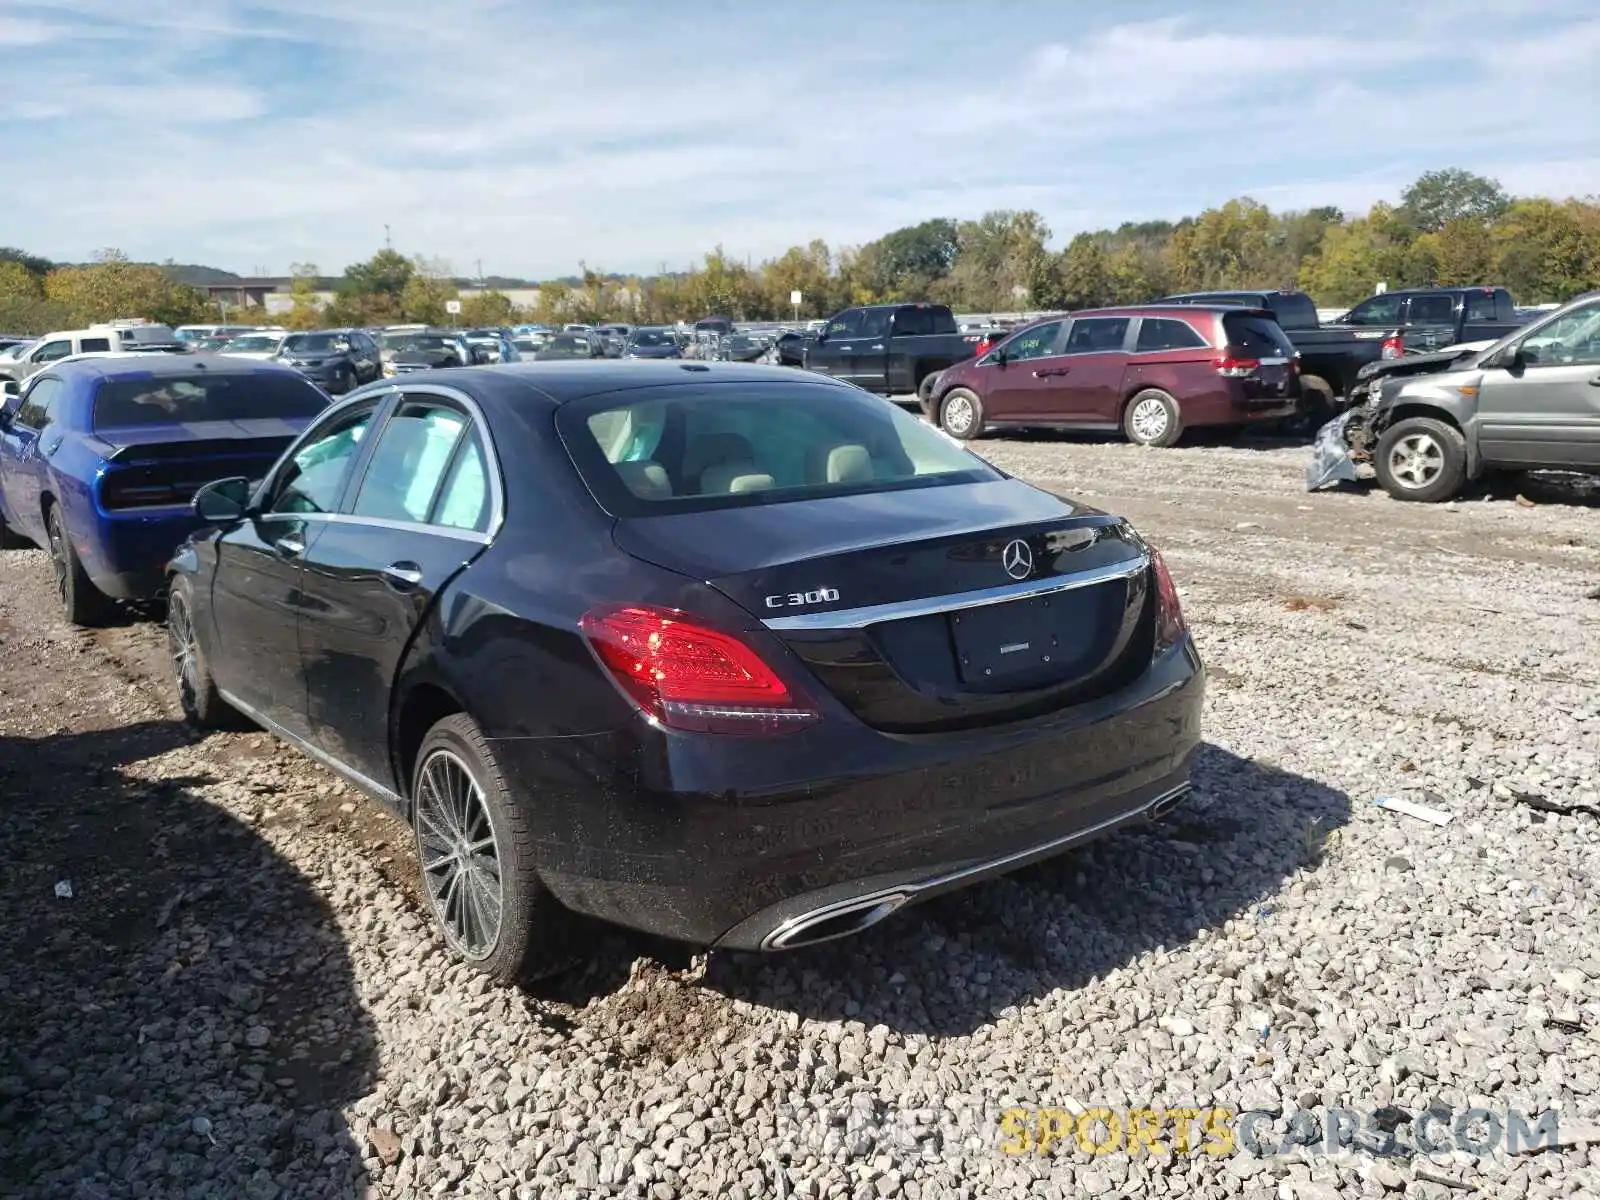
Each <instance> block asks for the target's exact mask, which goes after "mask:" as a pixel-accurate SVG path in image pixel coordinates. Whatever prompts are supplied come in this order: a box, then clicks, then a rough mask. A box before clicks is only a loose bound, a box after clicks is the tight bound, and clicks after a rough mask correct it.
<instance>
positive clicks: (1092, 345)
mask: <svg viewBox="0 0 1600 1200" xmlns="http://www.w3.org/2000/svg"><path fill="white" fill-rule="evenodd" d="M1131 325H1132V320H1131V318H1129V317H1074V318H1073V320H1072V323H1071V325H1070V326H1068V328H1067V336H1066V342H1065V344H1064V345H1063V346H1062V349H1061V358H1060V362H1059V363H1058V364H1056V365H1055V366H1054V367H1053V368H1052V369H1053V370H1055V371H1056V372H1058V373H1057V374H1056V375H1054V376H1053V377H1052V382H1053V383H1054V385H1055V386H1054V388H1053V391H1052V395H1051V404H1052V406H1053V407H1054V408H1055V409H1056V413H1057V420H1060V421H1064V422H1069V423H1071V424H1074V425H1085V426H1089V427H1092V428H1115V427H1116V426H1117V425H1118V424H1119V422H1120V421H1121V419H1122V412H1121V409H1122V379H1123V375H1124V374H1125V373H1126V371H1127V368H1128V347H1127V340H1128V331H1129V328H1130V326H1131Z"/></svg>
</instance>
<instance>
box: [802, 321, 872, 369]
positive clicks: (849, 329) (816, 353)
mask: <svg viewBox="0 0 1600 1200" xmlns="http://www.w3.org/2000/svg"><path fill="white" fill-rule="evenodd" d="M864 315H865V314H864V313H863V312H862V310H861V309H859V308H847V309H845V311H844V312H842V313H840V314H839V315H838V316H836V317H834V318H833V319H832V320H831V321H829V322H828V324H827V325H826V327H824V329H823V331H822V334H821V335H820V336H819V337H818V338H817V340H816V341H815V342H813V343H812V344H811V345H810V346H808V347H807V348H806V366H807V367H809V368H810V369H811V370H813V371H820V372H822V374H824V375H832V376H833V377H834V378H835V379H847V380H850V381H851V382H852V383H853V382H855V380H854V378H853V376H852V374H851V372H852V371H854V369H855V367H854V364H853V359H854V357H855V353H856V345H857V343H858V342H859V341H860V335H861V319H862V317H863V316H864Z"/></svg>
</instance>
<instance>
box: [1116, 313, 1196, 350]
mask: <svg viewBox="0 0 1600 1200" xmlns="http://www.w3.org/2000/svg"><path fill="white" fill-rule="evenodd" d="M1209 346H1210V343H1209V342H1207V341H1206V339H1205V338H1203V337H1201V336H1200V335H1199V334H1198V333H1196V332H1195V329H1194V326H1192V325H1190V324H1189V322H1187V321H1179V320H1177V319H1176V318H1173V317H1146V318H1145V319H1144V320H1142V321H1140V322H1139V340H1138V341H1137V342H1135V343H1134V347H1133V348H1134V351H1135V352H1136V353H1139V354H1156V353H1159V352H1160V351H1162V350H1203V349H1207V348H1208V347H1209Z"/></svg>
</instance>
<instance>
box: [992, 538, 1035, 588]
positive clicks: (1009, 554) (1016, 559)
mask: <svg viewBox="0 0 1600 1200" xmlns="http://www.w3.org/2000/svg"><path fill="white" fill-rule="evenodd" d="M1000 565H1001V566H1002V567H1004V568H1005V569H1006V574H1007V575H1009V576H1011V578H1013V579H1026V578H1027V577H1028V576H1029V575H1032V574H1033V551H1032V550H1029V549H1028V543H1027V542H1025V541H1023V540H1022V539H1021V538H1018V539H1017V540H1016V541H1014V542H1007V543H1006V548H1005V549H1004V550H1003V551H1002V552H1001V554H1000Z"/></svg>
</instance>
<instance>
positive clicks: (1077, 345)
mask: <svg viewBox="0 0 1600 1200" xmlns="http://www.w3.org/2000/svg"><path fill="white" fill-rule="evenodd" d="M1128 320H1129V319H1128V318H1127V317H1080V318H1079V319H1078V320H1076V321H1074V322H1073V323H1072V332H1071V333H1069V334H1068V335H1067V345H1066V349H1065V350H1064V351H1063V353H1065V354H1095V353H1102V352H1104V351H1107V350H1121V349H1122V345H1123V342H1124V341H1126V340H1127V337H1128Z"/></svg>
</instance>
